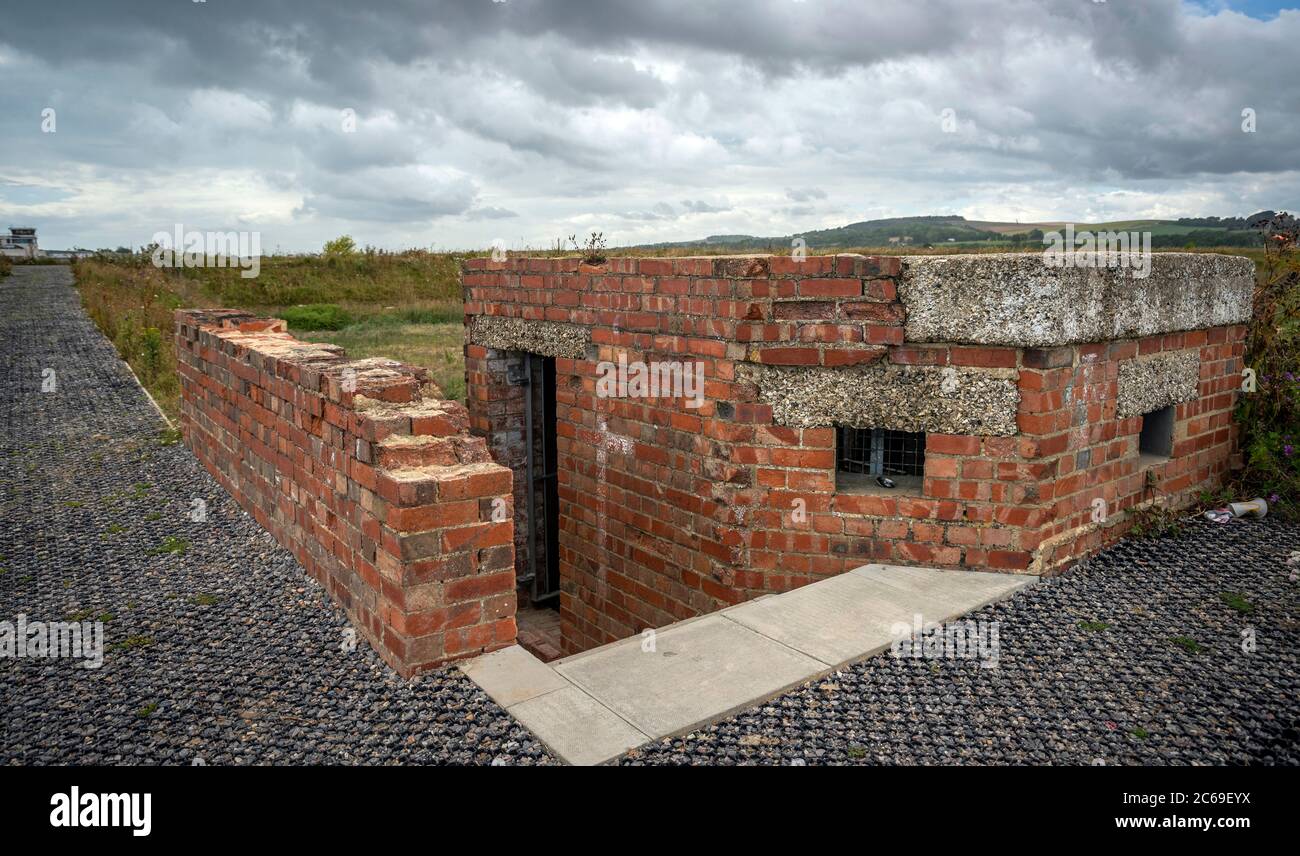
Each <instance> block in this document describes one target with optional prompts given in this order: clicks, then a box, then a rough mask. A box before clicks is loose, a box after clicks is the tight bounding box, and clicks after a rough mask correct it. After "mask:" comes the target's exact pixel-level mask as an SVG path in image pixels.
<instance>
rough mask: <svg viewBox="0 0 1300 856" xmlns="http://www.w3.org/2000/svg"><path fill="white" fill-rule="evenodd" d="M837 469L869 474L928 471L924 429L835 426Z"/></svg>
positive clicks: (890, 474)
mask: <svg viewBox="0 0 1300 856" xmlns="http://www.w3.org/2000/svg"><path fill="white" fill-rule="evenodd" d="M835 434H836V437H835V439H836V443H835V469H836V470H837V471H839V472H841V473H851V474H855V475H868V476H881V475H883V476H918V477H919V476H922V475H924V474H925V434H924V432H911V431H890V430H888V429H885V428H845V427H839V428H836V429H835Z"/></svg>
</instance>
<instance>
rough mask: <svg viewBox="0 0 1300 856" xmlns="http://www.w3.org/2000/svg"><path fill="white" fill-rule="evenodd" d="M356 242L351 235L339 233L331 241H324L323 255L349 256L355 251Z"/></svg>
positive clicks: (331, 256) (327, 256)
mask: <svg viewBox="0 0 1300 856" xmlns="http://www.w3.org/2000/svg"><path fill="white" fill-rule="evenodd" d="M356 251H357V242H356V241H354V240H352V236H351V235H340V236H339V237H337V238H335V239H334V240H332V241H326V242H325V257H326V258H338V257H341V256H350V255H353V254H354V253H356Z"/></svg>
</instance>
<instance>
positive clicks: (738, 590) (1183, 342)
mask: <svg viewBox="0 0 1300 856" xmlns="http://www.w3.org/2000/svg"><path fill="white" fill-rule="evenodd" d="M901 271H902V261H901V260H900V259H897V258H874V257H861V256H838V257H810V258H807V259H806V260H804V261H802V262H798V261H795V260H793V259H790V258H782V257H772V258H755V257H747V258H685V259H650V258H645V259H611V260H610V261H609V262H608V263H606V264H604V265H599V266H592V265H586V264H582V263H580V262H579V261H578V260H576V259H510V260H508V261H505V262H493V261H491V260H488V259H473V260H470V261H468V262H467V263H466V265H465V269H464V272H463V278H464V279H463V281H464V286H465V312H466V320H467V325H468V324H470V323H471V322H472V320H473V317H474V316H497V317H507V318H523V319H531V320H535V321H549V322H559V323H563V324H571V325H575V326H578V327H581V328H584V329H586V330H589V331H590V339H591V346H590V348H589V349H588V353H587V355H586V357H585V358H580V359H572V358H570V359H565V358H558V359H557V360H556V367H557V387H558V392H557V404H558V408H557V409H558V419H557V421H558V425H557V431H558V434H559V449H558V457H559V460H558V469H559V473H560V506H561V507H560V552H561V556H560V565H561V567H560V573H561V580H562V594H561V620H562V625H563V633H564V648H565V650H566V651H568V652H573V651H579V650H585V649H587V648H590V647H592V646H595V645H598V644H602V643H605V642H609V641H612V640H615V639H619V638H623V637H626V636H629V635H632V634H634V633H637V632H639V631H640V630H642V629H644V628H646V627H656V626H662V625H665V624H668V623H671V622H673V621H677V620H680V619H683V618H687V617H691V616H695V615H699V614H702V613H706V612H710V611H713V610H716V609H718V608H721V607H723V606H726V605H729V604H733V603H737V602H740V601H742V600H745V599H747V598H751V597H754V596H757V595H759V594H763V593H767V592H775V591H784V590H788V589H790V588H793V587H796V586H799V585H803V584H805V583H808V582H811V581H813V580H816V579H820V578H823V577H826V576H828V575H832V574H837V573H841V572H843V571H845V570H848V569H851V568H854V567H857V566H859V565H862V564H865V563H868V562H872V561H883V562H896V563H902V564H908V563H910V564H922V565H932V566H941V567H957V568H978V569H988V570H1002V571H1009V572H1030V573H1042V572H1055V571H1059V570H1060V569H1061V568H1063V567H1065V566H1067V565H1068V564H1069V563H1070V562H1072V561H1074V560H1075V558H1077V556H1079V555H1080V554H1081V553H1083V552H1085V551H1087V550H1091V549H1094V548H1095V547H1096V546H1098V545H1099V544H1101V543H1103V542H1104V541H1106V540H1110V539H1113V538H1115V537H1118V534H1119V533H1120V532H1121V531H1123V529H1124V528H1125V523H1124V517H1125V515H1123V514H1122V513H1120V512H1121V511H1122V510H1124V509H1127V508H1131V507H1132V506H1133V505H1135V504H1137V503H1138V502H1139V501H1142V500H1143V499H1146V498H1149V497H1150V496H1151V495H1153V494H1152V490H1154V489H1158V490H1159V491H1164V492H1166V493H1168V494H1170V495H1171V497H1170V498H1171V501H1173V502H1179V501H1182V500H1184V499H1185V498H1186V496H1187V495H1188V494H1189V493H1190V492H1192V491H1193V490H1194V489H1195V488H1197V487H1198V486H1201V485H1204V484H1209V483H1212V482H1213V481H1214V480H1215V479H1217V477H1218V476H1219V475H1221V474H1222V472H1223V470H1224V469H1225V468H1226V467H1227V462H1228V459H1229V456H1230V453H1231V450H1232V448H1233V442H1234V439H1235V437H1234V435H1233V433H1232V429H1231V417H1230V410H1231V407H1232V404H1233V395H1232V389H1233V388H1234V387H1235V385H1236V383H1237V382H1238V380H1239V378H1238V372H1239V371H1240V368H1241V360H1240V357H1241V352H1242V345H1241V342H1242V337H1243V335H1244V330H1243V329H1242V328H1240V327H1229V328H1219V329H1216V330H1210V331H1200V332H1194V333H1187V334H1175V335H1171V336H1164V337H1154V338H1153V340H1151V341H1149V340H1142V341H1140V342H1111V343H1103V344H1100V345H1083V346H1075V347H1068V348H1060V349H1055V350H1052V351H1047V352H1043V351H1036V350H1032V349H1029V350H1026V349H1021V348H1013V347H983V346H970V345H963V344H924V345H922V344H911V343H908V344H905V343H904V327H903V324H904V322H905V319H906V313H905V310H904V307H903V304H902V303H900V302H899V301H898V299H897V285H898V279H899V276H900V273H901ZM467 337H469V342H468V343H467V345H466V351H465V353H466V371H467V377H468V384H469V409H470V416H471V424H472V429H473V430H474V431H475V433H482V434H485V435H491V434H493V432H496V431H499V430H500V427H501V422H500V420H501V418H502V417H501V416H500V408H499V407H497V406H496V404H495V403H496V402H499V401H501V400H502V398H503V393H502V392H501V389H500V387H501V385H502V384H503V382H504V378H503V377H502V376H501V373H500V371H497V370H494V369H493V363H494V361H498V362H499V361H500V360H501V359H502V358H503V357H504V356H505V355H506V352H505V351H501V350H498V349H496V348H489V347H486V346H484V345H480V344H475V343H474V342H473V341H472V336H470V334H468V333H467ZM1183 348H1199V349H1200V357H1201V361H1202V362H1201V373H1202V374H1201V398H1200V399H1199V400H1197V401H1195V402H1190V403H1187V404H1181V405H1178V409H1177V417H1178V419H1177V424H1176V428H1175V431H1176V434H1175V437H1176V444H1175V447H1174V454H1173V456H1172V459H1171V461H1170V462H1169V463H1168V464H1164V465H1162V466H1160V467H1158V468H1157V476H1158V478H1159V483H1158V484H1156V485H1154V487H1153V489H1148V488H1147V487H1146V481H1145V476H1144V473H1143V472H1141V471H1139V470H1138V466H1137V458H1136V444H1137V434H1138V431H1139V430H1140V427H1141V418H1140V417H1135V418H1131V419H1123V420H1120V419H1117V418H1116V416H1115V399H1116V384H1117V378H1118V365H1119V362H1120V361H1121V360H1123V359H1125V358H1127V357H1128V356H1131V355H1135V354H1137V353H1139V352H1140V353H1142V354H1147V353H1153V352H1154V351H1155V350H1157V349H1168V350H1179V349H1183ZM621 354H625V355H626V356H627V358H628V359H629V360H643V361H646V362H650V361H655V360H665V361H674V360H675V361H686V360H689V361H700V362H702V363H703V364H704V373H705V379H706V387H705V401H704V404H703V406H702V407H699V408H690V407H687V406H686V402H684V401H683V400H682V399H669V398H661V399H648V398H608V397H599V396H597V395H596V379H597V365H598V362H599V361H610V362H616V361H617V360H618V358H619V355H621ZM880 361H886V362H889V363H894V364H898V365H931V366H950V365H951V366H974V367H982V368H992V369H1000V370H1007V371H1013V372H1015V373H1016V374H1017V375H1018V378H1019V380H1018V385H1019V392H1020V404H1019V408H1018V411H1017V413H1016V417H1017V423H1018V428H1019V433H1018V434H1017V435H1015V436H964V435H950V434H940V433H930V434H929V435H928V438H927V448H926V464H925V478H924V481H923V486H922V488H921V490H920V493H919V495H906V494H893V495H862V494H851V493H840V492H837V490H836V487H835V429H834V428H833V427H831V426H826V427H815V428H795V427H787V426H782V425H776V424H773V408H772V406H771V405H769V404H765V403H762V402H761V401H760V400H759V394H758V391H757V390H756V389H755V387H754V386H753V385H752V384H751V383H748V382H747V381H746V380H745V379H744V377H743V374H744V373H743V372H740V371H738V370H739V369H741V368H742V367H743V366H744V365H745V364H747V363H748V364H751V365H785V366H822V367H836V366H857V365H863V364H867V363H873V362H880ZM1080 402H1084V405H1083V406H1080ZM494 407H496V409H495V410H494ZM1096 497H1101V498H1104V499H1106V501H1107V503H1108V506H1107V512H1108V525H1107V526H1097V525H1095V524H1093V523H1092V521H1091V519H1090V516H1089V515H1090V513H1091V511H1092V505H1091V500H1092V499H1093V498H1096ZM796 512H798V513H796Z"/></svg>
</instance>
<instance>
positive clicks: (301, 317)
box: [280, 303, 352, 330]
mask: <svg viewBox="0 0 1300 856" xmlns="http://www.w3.org/2000/svg"><path fill="white" fill-rule="evenodd" d="M280 317H281V318H283V319H284V320H285V321H287V322H288V323H289V326H290V327H293V328H294V329H297V330H342V329H343V328H344V327H346V326H348V325H349V324H351V323H352V317H351V316H350V315H348V313H347V312H345V311H344V310H343V308H342V307H340V306H339V305H337V304H334V303H309V304H307V305H306V306H290V307H288V308H287V309H285V310H284V311H283V312H281V313H280Z"/></svg>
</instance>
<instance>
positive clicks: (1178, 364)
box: [1116, 351, 1201, 419]
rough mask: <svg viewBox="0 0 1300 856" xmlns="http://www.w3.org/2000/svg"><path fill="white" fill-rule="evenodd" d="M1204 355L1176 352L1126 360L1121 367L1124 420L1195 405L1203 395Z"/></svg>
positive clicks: (1120, 412) (1120, 408)
mask: <svg viewBox="0 0 1300 856" xmlns="http://www.w3.org/2000/svg"><path fill="white" fill-rule="evenodd" d="M1200 385H1201V355H1200V354H1199V353H1198V352H1196V351H1176V352H1174V353H1168V354H1155V355H1153V356H1149V357H1137V358H1135V359H1132V360H1125V361H1124V362H1122V363H1120V366H1119V401H1118V403H1117V410H1116V413H1117V415H1118V416H1119V418H1121V419H1127V418H1128V417H1130V416H1141V415H1142V414H1143V413H1150V412H1151V411H1152V410H1159V409H1160V408H1162V407H1167V406H1169V405H1170V404H1182V403H1183V402H1184V401H1193V400H1195V399H1196V397H1197V395H1198V394H1199V392H1200Z"/></svg>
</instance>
